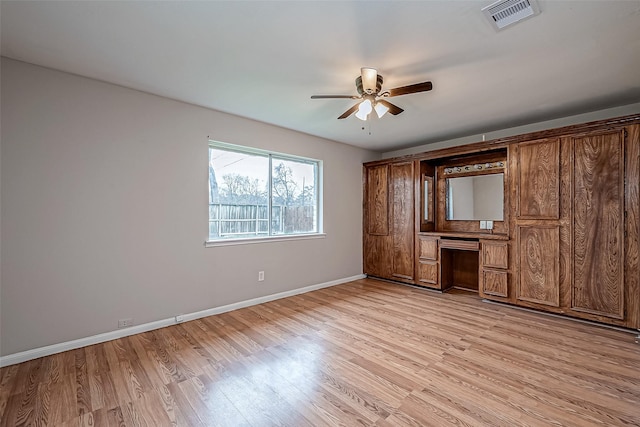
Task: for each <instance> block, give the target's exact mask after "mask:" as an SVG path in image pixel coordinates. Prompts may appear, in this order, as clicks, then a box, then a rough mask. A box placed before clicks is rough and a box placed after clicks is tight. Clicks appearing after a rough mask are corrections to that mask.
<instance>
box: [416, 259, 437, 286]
mask: <svg viewBox="0 0 640 427" xmlns="http://www.w3.org/2000/svg"><path fill="white" fill-rule="evenodd" d="M418 281H419V282H421V283H423V284H427V285H429V286H433V285H437V284H438V263H436V262H430V261H420V262H419V263H418Z"/></svg>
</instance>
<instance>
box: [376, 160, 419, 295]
mask: <svg viewBox="0 0 640 427" xmlns="http://www.w3.org/2000/svg"><path fill="white" fill-rule="evenodd" d="M413 167H414V164H413V162H395V163H389V164H379V165H374V166H371V167H368V166H365V168H364V200H365V203H364V212H365V216H364V254H365V255H364V270H365V272H366V274H368V275H371V276H376V277H381V278H386V279H392V280H399V281H403V282H409V283H412V282H413V279H414V262H415V261H414V234H415V233H414V215H415V213H414V210H415V205H414V188H415V187H414V186H415V182H414V181H415V180H414V169H413Z"/></svg>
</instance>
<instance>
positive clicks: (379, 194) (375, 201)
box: [366, 165, 389, 236]
mask: <svg viewBox="0 0 640 427" xmlns="http://www.w3.org/2000/svg"><path fill="white" fill-rule="evenodd" d="M388 171H389V167H388V166H387V165H380V166H373V167H370V168H368V169H366V173H367V175H366V177H367V181H366V185H367V186H366V191H367V202H366V209H367V233H369V234H372V235H377V236H386V235H388V234H389V181H388Z"/></svg>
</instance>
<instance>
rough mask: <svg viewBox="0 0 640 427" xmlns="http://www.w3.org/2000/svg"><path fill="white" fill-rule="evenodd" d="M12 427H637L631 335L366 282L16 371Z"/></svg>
mask: <svg viewBox="0 0 640 427" xmlns="http://www.w3.org/2000/svg"><path fill="white" fill-rule="evenodd" d="M0 420H1V421H0V426H22V425H25V426H26V425H34V426H36V425H38V426H40V425H43V426H44V425H50V426H51V425H55V426H144V425H146V426H171V425H177V426H271V425H281V426H295V427H299V426H361V425H362V426H369V425H371V426H446V425H456V426H581V427H583V426H632V425H633V426H638V425H640V346H639V345H638V344H635V343H634V337H633V335H632V334H629V333H625V332H621V331H615V330H610V329H604V328H600V327H597V326H593V325H587V324H581V323H576V322H573V321H570V320H566V319H558V318H552V317H548V316H544V315H541V314H537V313H530V312H525V311H520V310H515V309H512V308H509V307H504V306H499V305H495V304H487V303H483V302H481V301H480V300H479V299H478V297H477V296H475V295H470V294H467V293H455V294H443V295H441V294H436V293H431V292H428V291H424V290H420V289H414V288H411V287H406V286H401V285H395V284H390V283H386V282H381V281H376V280H371V279H365V280H359V281H355V282H351V283H347V284H344V285H339V286H335V287H331V288H327V289H323V290H319V291H315V292H310V293H306V294H303V295H298V296H294V297H290V298H286V299H282V300H278V301H273V302H269V303H266V304H261V305H258V306H253V307H249V308H245V309H241V310H236V311H233V312H229V313H225V314H221V315H218V316H211V317H207V318H204V319H200V320H195V321H192V322H186V323H182V324H179V325H176V326H171V327H168V328H164V329H160V330H156V331H152V332H147V333H143V334H139V335H135V336H131V337H127V338H122V339H118V340H114V341H110V342H107V343H104V344H98V345H93V346H89V347H85V348H82V349H78V350H73V351H68V352H65V353H61V354H56V355H53V356H49V357H45V358H41V359H37V360H33V361H29V362H25V363H22V364H19V365H14V366H9V367H5V368H3V369H2V370H0Z"/></svg>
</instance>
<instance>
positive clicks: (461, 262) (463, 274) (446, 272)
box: [439, 239, 480, 292]
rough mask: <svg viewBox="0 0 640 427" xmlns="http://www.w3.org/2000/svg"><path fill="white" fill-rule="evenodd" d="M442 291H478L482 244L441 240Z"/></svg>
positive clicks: (468, 241)
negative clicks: (452, 289) (453, 289)
mask: <svg viewBox="0 0 640 427" xmlns="http://www.w3.org/2000/svg"><path fill="white" fill-rule="evenodd" d="M439 247H440V289H442V290H443V291H446V290H447V289H451V288H458V289H465V290H469V291H475V292H477V291H478V271H479V265H480V264H479V259H478V253H479V252H480V242H478V241H477V240H475V241H474V240H452V239H440V242H439Z"/></svg>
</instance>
